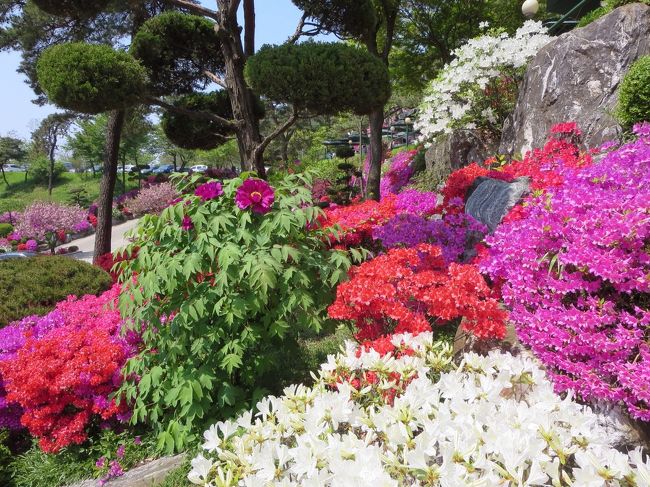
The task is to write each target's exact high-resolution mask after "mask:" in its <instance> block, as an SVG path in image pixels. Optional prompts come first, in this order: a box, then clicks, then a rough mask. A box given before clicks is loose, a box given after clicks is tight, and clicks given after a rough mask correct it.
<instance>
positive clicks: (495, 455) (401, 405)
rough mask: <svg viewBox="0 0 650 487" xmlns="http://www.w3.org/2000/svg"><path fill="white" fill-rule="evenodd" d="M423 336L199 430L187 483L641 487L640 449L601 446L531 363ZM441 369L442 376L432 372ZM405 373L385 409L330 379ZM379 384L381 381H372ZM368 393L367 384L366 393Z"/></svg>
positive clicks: (350, 360) (331, 362) (588, 417)
mask: <svg viewBox="0 0 650 487" xmlns="http://www.w3.org/2000/svg"><path fill="white" fill-rule="evenodd" d="M432 340H433V338H432V335H431V334H430V333H428V334H421V335H418V336H417V337H411V336H410V335H402V336H398V337H395V338H394V343H396V344H399V343H402V342H405V343H407V344H408V345H410V347H411V348H412V349H413V351H414V353H412V355H410V356H409V355H402V356H401V357H400V358H387V359H384V358H381V357H379V355H378V354H377V353H376V352H369V353H362V354H361V355H360V356H359V357H357V354H355V351H354V348H355V347H354V344H347V347H346V351H345V352H344V353H343V354H339V355H337V356H336V357H329V359H328V362H327V363H326V364H325V365H324V366H323V369H322V370H321V371H320V377H319V378H318V380H317V383H316V385H315V386H314V387H312V388H308V387H305V386H303V385H298V386H292V387H289V388H287V389H285V391H284V395H283V396H282V397H267V398H265V399H264V400H263V401H261V402H260V403H259V404H258V405H257V409H258V411H259V412H258V413H257V414H255V415H253V413H252V412H250V411H249V412H247V413H245V414H243V415H241V416H239V417H238V418H237V419H235V420H231V421H225V422H219V423H217V424H215V425H213V426H212V427H211V428H210V429H209V430H208V431H206V432H205V434H204V437H205V443H204V445H203V449H204V453H202V454H199V455H198V456H197V457H196V458H194V459H193V460H192V470H191V472H190V473H189V475H188V479H189V480H190V481H191V482H193V483H194V484H198V485H205V486H215V487H223V486H235V485H238V486H251V487H253V486H255V487H257V486H267V485H273V486H306V487H309V486H346V487H348V486H349V487H355V486H372V487H383V486H413V485H422V486H443V487H459V486H475V487H479V486H484V487H491V486H504V487H505V486H528V485H530V486H538V485H549V486H581V487H592V486H593V487H597V486H598V487H601V486H607V487H610V486H638V487H640V486H648V485H650V460H648V459H647V458H644V453H643V452H642V451H641V450H635V451H632V452H630V453H629V454H628V455H626V454H623V453H620V452H618V451H617V450H615V449H613V448H612V447H611V446H610V444H609V443H608V439H607V435H606V434H605V432H604V431H603V430H602V429H601V428H600V427H599V426H598V423H597V420H596V417H595V415H594V414H593V413H592V412H591V410H590V409H588V408H586V407H583V406H580V405H578V404H576V403H575V402H573V401H572V400H571V398H570V397H567V398H565V399H561V398H560V397H559V396H557V395H556V394H554V393H553V390H552V386H551V385H550V383H549V382H548V380H547V379H546V378H545V375H544V372H543V371H542V370H541V369H540V368H539V366H538V365H537V363H536V362H534V361H533V359H531V358H528V357H526V356H522V355H520V356H516V357H515V356H512V355H510V354H502V353H499V352H491V353H490V354H489V355H488V356H486V357H483V356H479V355H476V354H467V355H465V356H464V358H463V361H462V362H461V364H460V365H459V366H458V367H452V366H451V363H450V361H449V358H450V350H449V349H448V347H446V346H445V345H442V344H439V343H435V342H433V341H432ZM441 367H443V368H445V367H446V368H448V369H450V371H448V372H442V373H441V374H439V370H440V369H441ZM361 368H363V369H366V370H367V371H370V370H371V371H376V372H387V373H390V372H391V371H396V372H398V373H399V372H406V373H408V374H411V376H410V377H411V379H410V382H409V383H408V385H407V386H406V387H405V389H404V391H403V393H401V394H400V395H398V396H397V397H395V399H394V401H389V402H384V403H382V404H378V403H377V402H373V401H370V402H365V403H364V401H363V400H362V399H363V396H364V394H367V393H368V392H370V391H369V390H366V391H364V390H363V389H362V390H356V389H354V388H353V387H352V386H350V385H349V384H348V383H347V382H343V383H341V384H340V385H339V386H338V388H332V387H331V385H330V386H328V385H327V384H328V382H329V380H330V378H331V374H332V373H334V371H337V370H338V371H343V370H348V371H352V370H357V371H358V370H359V369H361ZM384 386H387V387H390V384H384ZM366 389H368V388H366Z"/></svg>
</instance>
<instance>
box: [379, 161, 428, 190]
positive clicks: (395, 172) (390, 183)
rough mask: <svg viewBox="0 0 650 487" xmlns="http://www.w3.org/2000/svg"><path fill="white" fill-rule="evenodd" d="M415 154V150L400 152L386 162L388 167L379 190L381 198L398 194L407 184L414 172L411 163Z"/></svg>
mask: <svg viewBox="0 0 650 487" xmlns="http://www.w3.org/2000/svg"><path fill="white" fill-rule="evenodd" d="M417 153H418V151H417V150H409V151H404V152H400V153H399V154H397V155H396V156H395V157H393V158H392V159H390V161H388V164H389V165H390V167H389V168H388V171H386V173H385V174H384V175H383V176H382V178H381V182H380V188H379V191H380V194H381V196H382V198H383V197H384V196H386V195H389V194H396V193H399V191H400V190H401V189H402V188H403V187H404V186H406V185H407V184H408V183H409V181H410V180H411V176H413V171H414V169H413V166H412V164H411V163H412V162H413V159H414V158H415V155H416V154H417Z"/></svg>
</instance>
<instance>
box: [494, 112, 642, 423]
mask: <svg viewBox="0 0 650 487" xmlns="http://www.w3.org/2000/svg"><path fill="white" fill-rule="evenodd" d="M649 131H650V126H649V125H647V124H646V125H642V126H638V127H637V135H638V138H637V140H635V141H633V142H631V143H628V144H625V145H623V146H621V147H620V148H619V149H617V150H615V151H612V152H610V153H608V154H606V155H605V156H604V158H603V160H602V161H601V162H600V163H598V164H594V165H592V166H589V167H586V168H582V169H581V168H580V167H576V166H575V165H573V167H571V166H568V167H565V169H564V171H563V174H562V177H563V181H564V182H563V184H562V185H560V186H557V187H555V188H552V189H550V190H549V192H548V193H546V194H544V195H541V196H537V197H534V198H533V197H531V199H530V200H529V201H528V202H527V204H528V207H527V211H526V214H525V215H524V217H523V218H522V219H520V220H515V221H509V222H506V223H504V224H502V225H501V226H500V227H498V228H497V230H496V232H495V234H494V235H493V236H492V237H490V238H488V239H487V243H488V244H489V245H490V246H491V248H490V250H489V255H488V256H487V257H486V259H485V260H484V261H483V262H482V270H483V271H484V272H486V273H487V274H489V276H490V277H491V278H492V279H493V280H494V281H495V282H498V283H501V284H502V293H503V298H504V300H505V302H506V304H507V305H508V306H509V307H510V308H511V310H512V313H511V315H510V317H511V320H512V321H513V322H514V323H515V325H516V327H517V332H518V335H519V338H520V339H521V341H522V342H523V343H525V344H526V345H528V346H529V347H531V349H532V350H533V352H534V353H535V354H536V355H537V356H538V357H539V358H540V359H541V360H542V362H543V363H544V364H545V365H546V366H547V368H548V371H549V373H550V375H551V377H552V378H553V380H554V383H555V388H556V390H558V391H566V390H569V389H571V390H573V391H575V392H576V393H577V394H578V395H579V396H580V397H582V398H583V399H585V400H607V401H612V402H619V401H622V402H623V403H624V404H625V406H626V408H627V410H628V411H629V413H630V414H631V415H632V416H633V417H635V418H637V419H641V420H644V421H650V350H649V349H648V340H649V339H650V326H649V325H650V310H649V305H650V214H649V212H648V208H650V136H649V135H648V132H649Z"/></svg>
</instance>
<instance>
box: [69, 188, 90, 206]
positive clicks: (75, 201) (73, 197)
mask: <svg viewBox="0 0 650 487" xmlns="http://www.w3.org/2000/svg"><path fill="white" fill-rule="evenodd" d="M69 194H70V199H69V200H68V202H69V203H70V204H71V205H77V206H81V207H82V208H83V207H86V206H88V205H89V204H90V199H89V198H88V191H86V188H71V189H70V191H69Z"/></svg>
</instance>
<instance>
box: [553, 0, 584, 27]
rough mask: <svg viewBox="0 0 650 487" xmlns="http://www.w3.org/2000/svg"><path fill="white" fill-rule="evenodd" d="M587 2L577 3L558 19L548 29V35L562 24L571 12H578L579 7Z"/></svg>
mask: <svg viewBox="0 0 650 487" xmlns="http://www.w3.org/2000/svg"><path fill="white" fill-rule="evenodd" d="M587 1H588V0H582V1H581V2H580V3H578V4H577V5H576V6H575V7H573V8H572V9H571V10H569V11H568V12H567V13H565V14H564V15H563V16H562V17H560V18H559V19H558V20H557V21H556V22H555V23H554V24H553V25H552V26H550V27H549V28H548V33H549V34H550V33H551V32H553V31H554V30H555V29H556V28H557V27H558V26H559V25H561V24H562V22H564V21H565V20H566V19H568V18H569V17H570V16H571V14H573V12H575V11H576V10H578V9H579V8H580V7H582V6H583V5H584V4H585V3H587Z"/></svg>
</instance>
